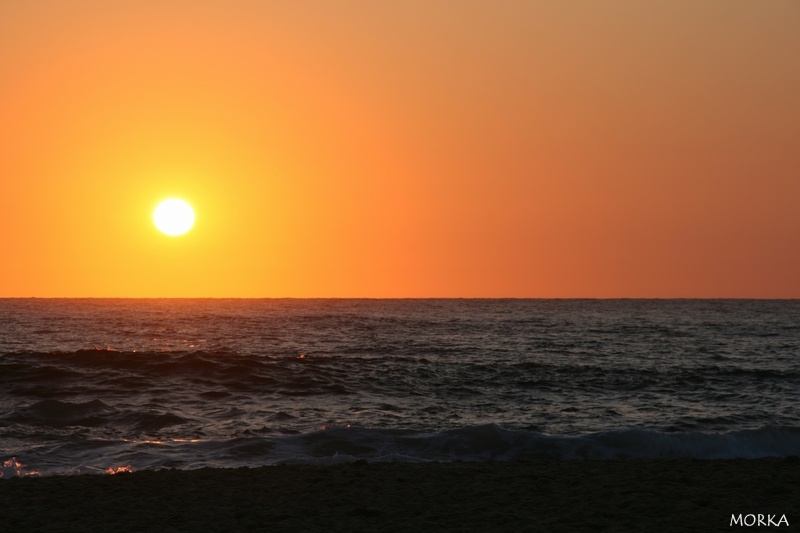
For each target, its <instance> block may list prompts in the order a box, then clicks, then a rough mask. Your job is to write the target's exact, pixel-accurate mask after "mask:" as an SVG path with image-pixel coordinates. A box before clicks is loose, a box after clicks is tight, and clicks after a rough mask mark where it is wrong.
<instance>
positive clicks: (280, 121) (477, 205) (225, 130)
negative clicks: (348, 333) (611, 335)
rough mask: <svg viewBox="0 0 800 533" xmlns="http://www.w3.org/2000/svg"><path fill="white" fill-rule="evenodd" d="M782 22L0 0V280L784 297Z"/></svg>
mask: <svg viewBox="0 0 800 533" xmlns="http://www.w3.org/2000/svg"><path fill="white" fill-rule="evenodd" d="M798 28H800V2H797V1H795V0H772V1H770V2H755V1H742V0H725V1H722V0H714V1H709V0H688V1H682V0H670V1H645V2H643V1H641V0H613V1H612V0H598V1H592V2H586V1H572V0H552V1H537V0H505V1H500V2H488V1H474V0H461V1H458V2H454V1H445V0H441V1H438V0H437V1H429V0H424V1H423V0H403V1H386V2H375V1H368V0H361V1H350V0H344V1H337V2H328V1H311V0H308V1H306V0H300V1H291V2H289V1H285V2H278V1H275V2H273V1H267V0H258V1H256V0H224V1H215V0H208V1H204V2H197V1H194V0H157V1H156V0H138V1H136V2H130V1H118V0H72V1H63V0H61V1H54V0H3V1H2V2H0V51H2V53H0V297H31V296H35V297H371V298H372V297H374V298H384V297H400V298H404V297H520V298H523V297H525V298H574V297H587V298H615V297H626V298H627V297H630V298H673V297H680V298H684V297H687V298H717V297H722V298H800V275H798V272H800V208H798V204H800V96H799V95H800V67H799V66H800V31H798ZM169 197H179V198H182V199H184V200H186V201H187V202H189V203H190V204H191V205H192V207H193V208H194V211H195V215H196V223H195V226H194V227H193V228H192V230H191V231H189V232H188V233H186V234H185V235H182V236H179V237H174V236H167V235H164V234H161V233H160V232H159V231H158V230H157V229H156V227H155V226H154V224H153V222H152V213H153V210H154V209H155V207H156V205H157V204H158V203H159V201H161V200H163V199H165V198H169Z"/></svg>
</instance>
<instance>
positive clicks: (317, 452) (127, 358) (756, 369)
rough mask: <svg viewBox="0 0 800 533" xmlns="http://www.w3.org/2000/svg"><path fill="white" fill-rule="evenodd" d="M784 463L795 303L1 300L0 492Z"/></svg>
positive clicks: (799, 444)
mask: <svg viewBox="0 0 800 533" xmlns="http://www.w3.org/2000/svg"><path fill="white" fill-rule="evenodd" d="M798 454H800V301H798V300H769V301H768V300H536V299H531V300H528V299H508V300H491V299H475V300H471V299H463V300H461V299H453V300H445V299H431V300H426V299H409V300H405V299H399V300H384V299H374V300H373V299H363V300H362V299H352V300H351V299H319V300H314V299H4V300H0V465H2V466H0V476H2V477H11V476H22V475H53V474H80V473H116V472H122V471H135V470H146V469H159V468H181V469H193V468H199V467H209V466H210V467H240V466H261V465H271V464H282V463H306V464H335V463H341V462H352V461H358V460H366V461H369V462H372V461H407V462H408V461H413V462H425V461H484V460H499V461H503V460H518V459H529V460H535V459H562V460H573V459H575V460H581V459H640V458H641V459H648V458H699V459H721V458H738V457H741V458H755V457H787V456H792V455H798Z"/></svg>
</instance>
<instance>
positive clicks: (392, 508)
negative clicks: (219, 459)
mask: <svg viewBox="0 0 800 533" xmlns="http://www.w3.org/2000/svg"><path fill="white" fill-rule="evenodd" d="M732 513H735V514H736V515H738V514H739V513H743V514H747V513H753V514H758V513H761V514H764V515H767V514H773V515H777V516H776V517H775V518H774V519H775V520H779V519H780V518H781V516H782V515H786V519H787V520H788V521H789V524H790V526H789V527H785V525H782V526H781V527H779V528H775V527H767V528H758V527H744V528H742V527H739V526H734V527H733V528H731V527H730V521H731V514H732ZM765 519H766V516H765ZM742 529H744V530H748V531H753V530H763V531H776V530H777V531H797V530H800V459H798V458H789V459H758V460H731V461H721V460H718V461H693V460H676V461H638V460H630V461H565V462H559V461H541V462H539V461H533V462H486V463H436V464H402V463H387V464H365V463H355V464H348V465H341V466H326V467H320V466H302V465H294V466H273V467H264V468H253V469H229V470H228V469H221V470H216V469H202V470H194V471H177V470H169V471H158V472H138V473H134V474H117V475H113V476H111V475H99V476H70V477H66V476H65V477H60V476H59V477H44V478H13V479H8V480H0V531H4V532H9V533H12V532H35V531H81V532H94V531H98V532H99V531H110V532H123V531H136V532H143V531H164V532H168V531H192V532H201V531H226V532H228V531H348V532H350V531H375V532H378V531H414V532H416V533H422V532H427V531H479V532H482V531H547V532H556V531H654V532H665V531H736V530H742Z"/></svg>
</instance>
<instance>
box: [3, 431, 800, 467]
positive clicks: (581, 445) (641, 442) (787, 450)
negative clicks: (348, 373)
mask: <svg viewBox="0 0 800 533" xmlns="http://www.w3.org/2000/svg"><path fill="white" fill-rule="evenodd" d="M798 450H800V427H795V426H764V427H761V428H758V429H752V430H740V431H731V432H726V433H702V432H683V433H665V432H660V431H655V430H646V429H616V430H610V431H603V432H597V433H590V434H584V435H548V434H544V433H539V432H536V431H529V430H519V429H516V430H515V429H507V428H503V427H501V426H498V425H496V424H484V425H476V426H465V427H461V428H458V429H452V430H447V431H440V432H414V431H408V430H392V429H376V428H354V427H327V428H324V429H321V430H318V431H314V432H310V433H301V434H274V433H273V432H267V433H266V434H265V435H258V434H256V433H254V432H250V433H249V434H248V435H244V436H237V437H234V438H231V439H217V440H202V439H168V440H142V441H130V440H120V441H108V440H102V441H97V442H88V441H84V442H78V441H75V442H71V443H61V444H59V445H58V446H54V447H52V448H49V449H47V448H45V449H44V450H42V449H39V450H30V451H28V452H25V451H23V450H21V451H20V452H19V453H16V454H15V455H13V456H9V457H6V458H0V464H2V465H4V467H3V469H2V470H0V477H13V476H22V475H30V474H41V475H52V474H84V473H103V472H110V473H113V472H117V471H133V470H148V469H159V468H184V469H192V468H200V467H217V468H231V467H243V466H244V467H256V466H263V465H275V464H319V465H331V464H339V463H348V462H355V461H361V460H363V461H367V462H431V461H437V462H451V461H520V460H564V461H570V460H642V459H714V460H718V459H758V458H765V457H779V458H781V457H792V456H797V455H798Z"/></svg>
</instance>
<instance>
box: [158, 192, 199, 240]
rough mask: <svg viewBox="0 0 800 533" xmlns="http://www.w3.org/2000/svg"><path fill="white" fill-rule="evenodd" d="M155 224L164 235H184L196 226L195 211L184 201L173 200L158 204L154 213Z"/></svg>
mask: <svg viewBox="0 0 800 533" xmlns="http://www.w3.org/2000/svg"><path fill="white" fill-rule="evenodd" d="M153 222H155V224H156V227H157V228H158V229H159V231H161V232H162V233H166V234H167V235H183V234H184V233H186V232H187V231H189V230H190V229H192V226H193V225H194V211H193V210H192V206H190V205H189V204H187V203H186V202H184V201H183V200H179V199H177V198H171V199H169V200H164V201H163V202H161V203H160V204H158V207H156V210H155V211H154V212H153Z"/></svg>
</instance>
